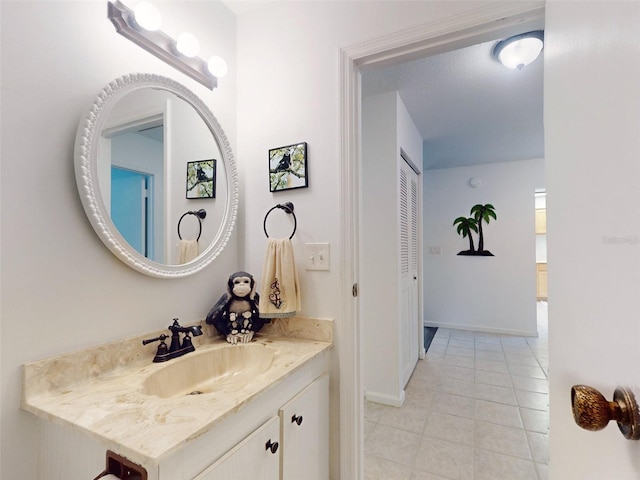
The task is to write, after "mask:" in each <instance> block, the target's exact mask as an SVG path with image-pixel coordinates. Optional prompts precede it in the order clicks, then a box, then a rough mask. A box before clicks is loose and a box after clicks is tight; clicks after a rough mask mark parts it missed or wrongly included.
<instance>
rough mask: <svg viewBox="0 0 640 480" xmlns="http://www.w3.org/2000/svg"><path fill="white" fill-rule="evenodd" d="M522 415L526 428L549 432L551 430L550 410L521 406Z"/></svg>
mask: <svg viewBox="0 0 640 480" xmlns="http://www.w3.org/2000/svg"><path fill="white" fill-rule="evenodd" d="M520 416H521V417H522V423H523V424H524V428H525V430H529V431H531V432H538V433H548V431H549V412H547V411H544V410H531V409H529V408H520Z"/></svg>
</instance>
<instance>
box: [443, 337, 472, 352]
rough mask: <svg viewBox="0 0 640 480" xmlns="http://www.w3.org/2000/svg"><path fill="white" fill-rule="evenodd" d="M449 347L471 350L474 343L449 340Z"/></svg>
mask: <svg viewBox="0 0 640 480" xmlns="http://www.w3.org/2000/svg"><path fill="white" fill-rule="evenodd" d="M449 346H450V347H462V348H470V349H471V350H473V349H474V348H475V342H474V341H473V340H466V339H460V338H451V339H450V340H449Z"/></svg>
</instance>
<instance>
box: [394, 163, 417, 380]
mask: <svg viewBox="0 0 640 480" xmlns="http://www.w3.org/2000/svg"><path fill="white" fill-rule="evenodd" d="M399 179H400V188H399V191H400V349H401V357H400V358H401V359H402V382H403V383H402V384H403V386H404V385H406V384H407V382H408V381H409V377H411V374H412V373H413V369H414V368H415V366H416V362H417V361H418V350H419V345H420V338H419V335H420V319H419V318H418V301H419V297H418V285H419V284H420V282H419V281H418V265H419V262H418V258H419V257H418V242H419V236H418V225H419V221H418V215H419V198H418V197H419V190H418V174H417V173H416V172H415V171H414V170H413V169H412V168H411V167H410V166H409V165H408V164H407V162H406V161H404V159H402V161H401V162H400V175H399Z"/></svg>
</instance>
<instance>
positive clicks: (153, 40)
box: [107, 0, 227, 90]
mask: <svg viewBox="0 0 640 480" xmlns="http://www.w3.org/2000/svg"><path fill="white" fill-rule="evenodd" d="M107 16H108V17H109V20H111V23H113V25H114V26H115V27H116V32H118V33H119V34H120V35H122V36H123V37H126V38H128V39H129V40H131V41H132V42H133V43H135V44H136V45H138V46H140V47H142V48H144V49H145V50H146V51H148V52H149V53H152V54H153V55H155V56H156V57H158V58H160V59H161V60H163V61H165V62H166V63H168V64H169V65H171V66H172V67H174V68H176V69H177V70H179V71H181V72H182V73H184V74H185V75H188V76H189V77H191V78H193V79H194V80H196V81H198V82H200V83H201V84H202V85H204V86H205V87H207V88H210V89H211V90H213V89H214V88H216V87H217V86H218V78H221V77H223V76H224V75H225V74H226V73H227V65H226V62H225V61H224V60H223V59H222V58H220V57H212V59H211V60H210V61H209V62H205V61H204V60H203V59H201V58H200V57H198V56H197V55H198V49H199V43H198V39H197V38H196V37H195V36H193V35H192V34H190V33H187V32H185V33H182V34H180V35H179V36H178V39H177V41H176V40H174V39H173V38H171V37H170V36H169V35H167V34H166V33H163V32H162V31H160V30H159V28H160V25H161V23H162V19H161V17H160V14H159V12H158V11H157V9H156V8H155V7H154V6H153V5H151V4H149V3H148V2H142V3H140V4H138V6H136V9H135V11H133V10H131V9H130V8H128V7H127V6H126V5H124V4H123V3H122V2H120V0H114V1H109V2H108V13H107ZM212 62H213V66H214V67H215V66H217V67H218V68H217V69H212V68H211V65H212ZM220 65H222V67H221V66H220Z"/></svg>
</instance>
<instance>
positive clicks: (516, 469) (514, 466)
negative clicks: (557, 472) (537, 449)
mask: <svg viewBox="0 0 640 480" xmlns="http://www.w3.org/2000/svg"><path fill="white" fill-rule="evenodd" d="M474 480H538V476H537V475H536V470H535V468H534V466H533V462H531V461H530V460H524V459H521V458H515V457H509V456H506V455H501V454H498V453H494V452H487V451H483V450H476V454H475V477H474Z"/></svg>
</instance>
